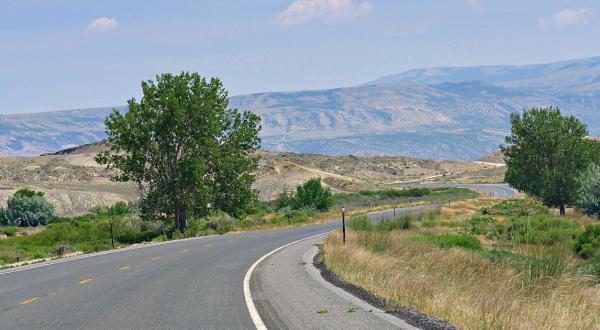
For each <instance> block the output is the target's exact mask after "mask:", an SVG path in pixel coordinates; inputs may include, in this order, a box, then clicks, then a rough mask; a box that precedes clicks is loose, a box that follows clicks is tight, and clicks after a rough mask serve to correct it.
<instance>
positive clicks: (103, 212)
mask: <svg viewBox="0 0 600 330" xmlns="http://www.w3.org/2000/svg"><path fill="white" fill-rule="evenodd" d="M89 212H90V213H92V214H95V215H98V216H118V215H125V214H128V213H131V205H130V204H129V203H127V202H124V201H118V202H116V203H114V204H113V205H111V206H106V205H97V206H94V207H92V208H90V210H89Z"/></svg>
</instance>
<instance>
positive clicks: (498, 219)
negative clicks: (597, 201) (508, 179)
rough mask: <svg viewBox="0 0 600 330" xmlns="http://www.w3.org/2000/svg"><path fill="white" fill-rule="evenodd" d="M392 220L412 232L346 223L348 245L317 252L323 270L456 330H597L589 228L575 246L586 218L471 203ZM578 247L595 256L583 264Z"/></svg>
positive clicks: (531, 204)
mask: <svg viewBox="0 0 600 330" xmlns="http://www.w3.org/2000/svg"><path fill="white" fill-rule="evenodd" d="M391 221H392V222H398V223H410V225H402V226H390V227H387V226H384V225H380V224H369V223H368V222H367V221H366V220H365V219H361V218H359V219H354V220H352V221H351V222H350V223H349V226H348V228H349V230H348V232H347V242H346V244H342V242H341V234H340V233H339V232H335V233H333V234H331V235H330V236H329V237H328V238H327V239H326V242H325V244H324V245H323V250H324V262H325V264H326V265H327V267H328V268H329V269H331V270H332V271H334V272H335V273H337V274H338V275H340V276H341V277H343V278H344V279H345V280H347V281H349V282H350V283H353V284H355V285H357V286H360V287H363V288H364V289H366V290H368V291H370V292H372V293H374V294H376V295H377V296H380V297H383V298H386V299H388V300H389V301H391V302H392V303H393V304H395V305H396V306H403V307H409V308H413V309H416V310H418V311H420V312H422V313H425V314H427V315H432V316H434V317H436V318H439V319H443V320H448V321H450V322H451V323H452V324H454V325H456V326H458V327H460V328H465V329H513V328H514V329H594V328H600V284H599V283H600V257H595V253H596V252H595V251H597V250H596V249H597V248H596V247H595V244H597V235H596V231H595V230H596V229H595V228H594V229H587V230H586V232H588V234H587V236H589V237H587V236H586V238H582V237H584V236H585V235H584V234H582V233H584V226H583V224H585V223H588V222H589V221H590V219H584V220H582V218H581V215H573V216H572V217H562V218H561V217H557V216H553V215H552V212H551V210H549V209H548V208H545V207H544V206H542V205H540V204H539V203H538V202H536V201H534V200H531V199H517V200H507V201H500V202H499V201H496V200H494V199H478V200H475V201H473V200H471V201H463V202H456V203H452V204H451V205H449V206H443V207H441V208H440V209H438V211H437V213H433V214H423V215H422V216H421V217H420V218H419V216H417V215H414V214H413V215H410V216H409V217H405V218H404V219H397V220H396V219H393V220H391ZM599 226H600V225H599ZM599 228H600V227H599ZM388 229H389V230H388ZM598 233H600V230H598ZM583 241H585V242H588V243H582V242H583ZM583 244H588V245H586V246H587V247H589V249H591V250H592V251H594V252H593V253H588V254H586V255H587V256H589V257H588V258H587V259H585V258H583V257H580V256H579V255H578V253H577V251H578V250H577V249H578V247H581V246H583Z"/></svg>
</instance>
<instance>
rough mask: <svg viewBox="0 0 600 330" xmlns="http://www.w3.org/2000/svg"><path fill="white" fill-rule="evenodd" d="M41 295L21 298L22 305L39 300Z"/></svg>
mask: <svg viewBox="0 0 600 330" xmlns="http://www.w3.org/2000/svg"><path fill="white" fill-rule="evenodd" d="M39 299H40V297H33V298H29V299H25V300H21V302H20V303H19V304H20V305H27V304H31V303H32V302H34V301H36V300H39Z"/></svg>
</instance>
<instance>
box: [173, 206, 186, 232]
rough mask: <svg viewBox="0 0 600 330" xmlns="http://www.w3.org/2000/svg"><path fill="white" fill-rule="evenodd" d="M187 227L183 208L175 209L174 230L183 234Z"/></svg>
mask: <svg viewBox="0 0 600 330" xmlns="http://www.w3.org/2000/svg"><path fill="white" fill-rule="evenodd" d="M185 227H187V213H186V211H185V208H183V207H179V206H178V207H177V208H175V229H177V230H179V231H180V232H183V231H184V230H185Z"/></svg>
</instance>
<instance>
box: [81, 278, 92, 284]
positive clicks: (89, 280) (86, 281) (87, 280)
mask: <svg viewBox="0 0 600 330" xmlns="http://www.w3.org/2000/svg"><path fill="white" fill-rule="evenodd" d="M93 280H94V279H93V278H88V279H85V280H81V281H79V284H80V285H84V284H86V283H89V282H91V281H93Z"/></svg>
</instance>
